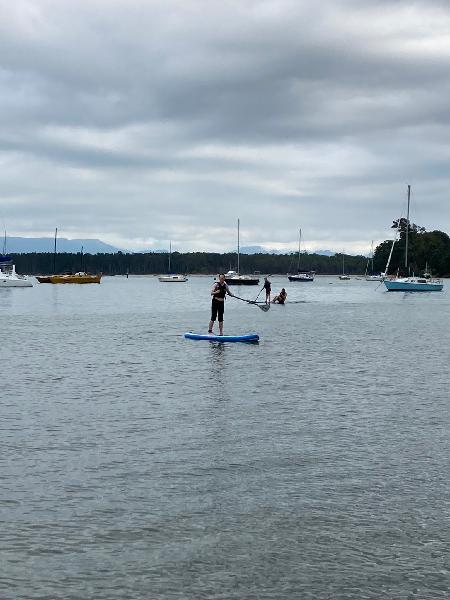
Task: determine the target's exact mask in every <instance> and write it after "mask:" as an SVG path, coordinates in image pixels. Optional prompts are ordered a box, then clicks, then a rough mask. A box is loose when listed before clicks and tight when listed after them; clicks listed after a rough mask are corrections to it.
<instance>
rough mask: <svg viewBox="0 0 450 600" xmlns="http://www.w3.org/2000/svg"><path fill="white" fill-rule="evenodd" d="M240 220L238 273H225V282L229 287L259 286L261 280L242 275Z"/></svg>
mask: <svg viewBox="0 0 450 600" xmlns="http://www.w3.org/2000/svg"><path fill="white" fill-rule="evenodd" d="M239 224H240V222H239V219H238V222H237V271H231V270H230V271H228V272H227V273H225V282H226V283H227V284H228V285H258V283H259V278H258V277H253V276H252V275H241V274H240V271H239V268H240V265H239V258H240V248H239Z"/></svg>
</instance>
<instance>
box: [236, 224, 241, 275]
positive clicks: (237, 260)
mask: <svg viewBox="0 0 450 600" xmlns="http://www.w3.org/2000/svg"><path fill="white" fill-rule="evenodd" d="M239 273H240V271H239V219H238V244H237V274H238V275H239Z"/></svg>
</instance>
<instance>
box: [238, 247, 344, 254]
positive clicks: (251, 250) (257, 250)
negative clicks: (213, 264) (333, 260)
mask: <svg viewBox="0 0 450 600" xmlns="http://www.w3.org/2000/svg"><path fill="white" fill-rule="evenodd" d="M240 252H241V253H242V254H279V255H282V254H297V252H298V249H292V250H274V249H271V248H264V246H242V248H240ZM302 253H303V251H302ZM314 254H319V255H320V256H334V255H335V254H336V253H335V252H333V251H332V250H315V251H314Z"/></svg>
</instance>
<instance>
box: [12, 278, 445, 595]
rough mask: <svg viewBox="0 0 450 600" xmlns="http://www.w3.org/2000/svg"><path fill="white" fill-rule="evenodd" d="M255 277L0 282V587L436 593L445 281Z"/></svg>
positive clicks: (441, 581)
mask: <svg viewBox="0 0 450 600" xmlns="http://www.w3.org/2000/svg"><path fill="white" fill-rule="evenodd" d="M272 281H273V288H274V291H276V292H278V291H279V289H281V287H283V286H284V287H286V289H287V291H288V300H289V301H291V302H292V303H289V304H287V305H286V306H273V307H272V308H271V309H270V311H269V312H268V313H263V312H262V311H261V310H259V309H258V308H257V307H255V306H250V305H247V304H245V303H243V302H239V301H237V300H233V299H228V300H227V305H226V312H225V332H226V333H230V334H235V333H245V332H249V331H256V332H258V333H259V334H260V336H261V342H260V343H259V344H258V345H246V344H216V343H208V342H194V341H188V340H185V339H183V337H182V333H183V332H184V331H187V330H195V331H205V330H206V328H207V324H208V320H209V305H210V300H209V288H210V286H211V285H212V282H213V280H212V278H211V277H191V278H190V280H189V282H188V283H186V284H161V283H159V282H158V280H157V278H155V277H130V278H129V279H126V278H123V277H106V278H104V280H103V281H102V284H101V285H100V286H98V285H88V286H75V285H73V286H52V285H45V284H44V285H39V284H37V283H36V285H35V287H34V288H33V289H1V290H0V328H1V329H0V330H1V332H2V339H1V345H0V360H1V364H2V383H1V391H0V394H1V402H0V423H1V428H2V431H1V446H2V447H1V454H0V476H1V488H0V508H1V512H0V518H1V527H0V559H1V560H0V565H1V570H0V597H1V598H2V600H9V599H11V600H13V599H14V600H16V599H19V598H24V599H25V598H26V599H38V598H39V599H44V598H45V599H48V598H51V599H64V600H69V599H71V600H72V599H73V600H75V599H77V600H78V599H83V600H85V599H95V600H116V599H117V600H123V599H125V598H127V599H128V598H130V599H133V600H141V599H142V600H143V599H147V598H152V599H172V598H173V599H175V598H180V599H191V598H192V599H196V600H201V599H208V600H209V599H213V600H216V599H227V600H234V599H236V600H237V599H239V600H241V599H242V600H247V599H253V598H254V599H269V598H271V599H272V598H276V599H283V600H284V599H298V598H302V599H315V600H317V599H325V598H330V599H355V600H361V599H363V598H370V599H372V598H373V599H379V598H392V599H398V598H405V599H406V598H408V599H411V598H417V599H420V600H424V599H433V600H434V599H436V598H440V597H442V598H444V597H447V594H448V589H449V584H450V579H449V571H448V556H449V544H450V534H449V520H450V510H449V509H450V503H449V498H450V484H449V480H448V473H449V472H450V464H449V463H450V460H449V456H450V453H449V442H448V439H449V436H448V431H449V425H450V423H449V421H450V416H449V415H450V411H449V408H450V406H449V404H450V401H449V375H448V364H449V359H450V356H449V347H450V326H449V323H450V296H449V290H450V288H449V286H450V282H449V281H447V282H446V286H445V288H444V292H443V293H434V294H433V293H431V294H423V295H421V294H392V293H391V294H389V293H387V292H384V288H382V287H378V284H377V283H376V282H365V281H363V280H355V279H353V280H351V281H349V282H345V281H344V282H341V281H339V280H338V279H337V278H333V277H329V278H327V277H319V278H317V279H316V281H314V283H303V284H302V283H289V282H288V281H287V279H286V278H282V277H274V278H273V279H272ZM257 291H258V288H255V289H254V288H247V289H244V288H242V289H241V290H240V293H241V294H242V295H246V297H249V298H251V297H254V296H255V295H256V293H257ZM294 301H295V302H294Z"/></svg>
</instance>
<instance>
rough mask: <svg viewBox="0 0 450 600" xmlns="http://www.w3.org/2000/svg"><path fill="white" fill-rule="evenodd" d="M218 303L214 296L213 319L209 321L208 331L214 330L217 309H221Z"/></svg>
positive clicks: (212, 305) (212, 303) (212, 304)
mask: <svg viewBox="0 0 450 600" xmlns="http://www.w3.org/2000/svg"><path fill="white" fill-rule="evenodd" d="M218 304H219V303H218V302H217V300H215V298H213V299H212V302H211V321H210V322H209V327H208V333H212V332H213V327H214V321H215V320H216V318H217V309H219V310H220V306H218Z"/></svg>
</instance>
